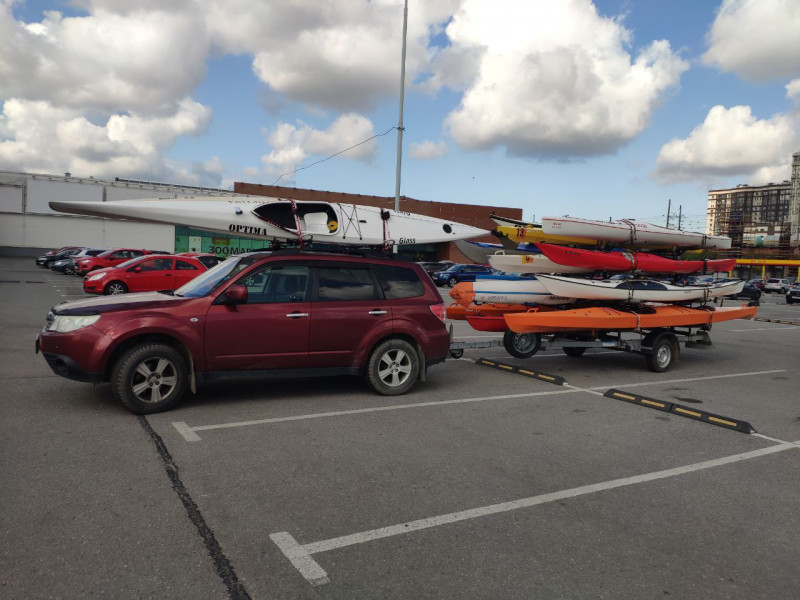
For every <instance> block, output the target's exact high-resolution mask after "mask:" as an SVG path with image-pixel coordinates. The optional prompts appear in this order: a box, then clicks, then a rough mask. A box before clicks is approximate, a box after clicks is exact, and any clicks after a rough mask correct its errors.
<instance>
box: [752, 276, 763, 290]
mask: <svg viewBox="0 0 800 600" xmlns="http://www.w3.org/2000/svg"><path fill="white" fill-rule="evenodd" d="M749 282H750V283H752V284H753V285H754V286H756V287H757V288H758V289H760V290H762V291H763V290H764V279H763V278H762V277H756V278H755V279H750V280H749Z"/></svg>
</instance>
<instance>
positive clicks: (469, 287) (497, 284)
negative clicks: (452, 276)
mask: <svg viewBox="0 0 800 600" xmlns="http://www.w3.org/2000/svg"><path fill="white" fill-rule="evenodd" d="M450 297H451V298H452V299H453V300H455V301H456V302H457V303H459V304H460V305H462V306H468V305H470V304H472V303H476V304H544V305H548V306H554V305H560V304H570V303H572V302H575V299H574V298H569V297H564V296H559V295H557V294H551V293H550V292H549V291H547V289H546V288H545V287H544V286H543V285H542V283H541V282H540V281H539V280H537V279H523V278H519V279H513V278H506V279H503V278H499V277H498V278H490V277H487V278H478V279H476V280H475V281H474V282H472V281H463V282H461V283H458V284H456V285H455V286H454V287H453V289H451V290H450Z"/></svg>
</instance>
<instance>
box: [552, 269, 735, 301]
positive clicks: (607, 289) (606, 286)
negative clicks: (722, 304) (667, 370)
mask: <svg viewBox="0 0 800 600" xmlns="http://www.w3.org/2000/svg"><path fill="white" fill-rule="evenodd" d="M537 278H538V280H539V281H540V282H541V283H542V285H543V286H544V287H545V289H547V290H548V291H549V292H550V293H552V294H555V295H560V296H572V297H575V298H583V299H585V300H618V301H627V302H684V301H687V302H689V301H692V300H709V299H711V298H718V297H719V296H728V295H732V294H738V293H739V292H741V291H742V288H743V287H744V281H741V280H736V281H726V282H723V283H716V284H711V285H702V286H700V285H698V286H688V285H687V286H682V285H671V284H669V283H664V282H661V281H653V280H651V279H622V280H608V279H605V280H602V281H599V280H594V279H580V278H576V277H561V276H558V275H538V276H537Z"/></svg>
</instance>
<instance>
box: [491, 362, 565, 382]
mask: <svg viewBox="0 0 800 600" xmlns="http://www.w3.org/2000/svg"><path fill="white" fill-rule="evenodd" d="M475 364H478V365H483V366H484V367H491V368H492V369H498V370H500V371H506V372H508V373H517V374H519V375H524V376H525V377H532V378H533V379H539V380H541V381H546V382H548V383H554V384H556V385H564V384H565V383H566V382H567V380H566V379H564V378H563V377H561V376H560V375H548V374H547V373H540V372H539V371H532V370H531V369H526V368H524V367H517V366H515V365H507V364H505V363H499V362H497V361H495V360H489V359H487V358H479V359H478V360H476V361H475Z"/></svg>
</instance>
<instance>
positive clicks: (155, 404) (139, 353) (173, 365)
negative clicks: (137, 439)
mask: <svg viewBox="0 0 800 600" xmlns="http://www.w3.org/2000/svg"><path fill="white" fill-rule="evenodd" d="M187 383H188V369H187V368H186V360H185V359H184V358H183V355H182V354H181V353H180V352H178V351H177V350H175V348H173V347H172V346H167V345H166V344H141V345H139V346H134V347H133V348H131V349H130V350H128V351H127V352H125V354H123V355H122V356H120V357H119V359H118V360H117V362H116V363H115V364H114V368H113V370H112V371H111V391H112V393H113V394H114V397H115V398H116V399H117V400H119V401H120V402H121V403H122V405H123V406H125V407H126V408H127V409H128V410H130V411H131V412H133V413H136V414H137V415H149V414H152V413H157V412H163V411H165V410H169V409H171V408H173V407H174V406H175V405H176V404H178V402H179V401H180V399H181V397H182V396H183V393H184V392H185V391H186V384H187Z"/></svg>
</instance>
